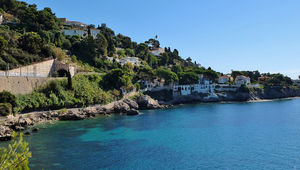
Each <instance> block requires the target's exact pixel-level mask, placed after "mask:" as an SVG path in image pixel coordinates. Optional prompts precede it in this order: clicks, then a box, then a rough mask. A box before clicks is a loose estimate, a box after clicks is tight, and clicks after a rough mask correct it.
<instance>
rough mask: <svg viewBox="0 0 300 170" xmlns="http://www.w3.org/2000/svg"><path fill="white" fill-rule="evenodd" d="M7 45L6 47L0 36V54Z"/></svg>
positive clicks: (6, 43) (5, 42)
mask: <svg viewBox="0 0 300 170" xmlns="http://www.w3.org/2000/svg"><path fill="white" fill-rule="evenodd" d="M7 45H8V42H7V41H6V40H5V39H4V38H3V37H2V36H0V54H2V53H3V51H4V49H5V48H6V47H7Z"/></svg>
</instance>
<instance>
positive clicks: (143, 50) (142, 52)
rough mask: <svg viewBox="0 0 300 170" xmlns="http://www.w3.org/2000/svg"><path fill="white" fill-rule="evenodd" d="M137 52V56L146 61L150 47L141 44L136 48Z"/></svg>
mask: <svg viewBox="0 0 300 170" xmlns="http://www.w3.org/2000/svg"><path fill="white" fill-rule="evenodd" d="M135 50H136V56H137V57H139V58H141V59H142V60H145V58H146V57H147V54H148V52H149V47H148V46H147V44H144V43H141V44H139V45H138V46H137V47H136V49H135Z"/></svg>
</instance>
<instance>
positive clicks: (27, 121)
mask: <svg viewBox="0 0 300 170" xmlns="http://www.w3.org/2000/svg"><path fill="white" fill-rule="evenodd" d="M167 107H168V106H167V105H161V104H159V103H158V101H157V100H154V99H152V98H151V97H150V96H147V95H145V96H139V97H138V98H137V99H136V100H130V99H124V100H119V101H115V102H112V103H110V104H107V105H95V106H90V107H86V108H75V109H66V110H64V111H62V110H53V111H41V112H32V113H27V114H20V115H17V116H12V115H10V116H8V117H5V118H4V119H2V120H1V121H0V141H8V140H11V138H12V133H13V131H17V132H22V131H25V130H27V129H29V128H30V127H33V126H34V125H37V124H42V123H49V122H53V121H74V120H83V119H87V118H92V117H96V116H98V115H110V114H126V115H129V116H132V115H138V114H139V110H147V109H164V108H167ZM36 131H38V128H33V129H32V131H31V132H36ZM31 132H29V131H27V132H26V133H25V134H27V135H29V134H30V133H31Z"/></svg>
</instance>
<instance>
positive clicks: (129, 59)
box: [119, 57, 141, 65]
mask: <svg viewBox="0 0 300 170" xmlns="http://www.w3.org/2000/svg"><path fill="white" fill-rule="evenodd" d="M119 63H120V64H121V65H124V64H126V63H132V64H133V65H141V61H140V60H139V58H137V57H125V58H121V59H120V61H119Z"/></svg>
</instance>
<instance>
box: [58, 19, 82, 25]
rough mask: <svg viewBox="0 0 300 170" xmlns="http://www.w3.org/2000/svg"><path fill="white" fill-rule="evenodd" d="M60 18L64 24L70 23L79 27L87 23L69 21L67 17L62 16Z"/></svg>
mask: <svg viewBox="0 0 300 170" xmlns="http://www.w3.org/2000/svg"><path fill="white" fill-rule="evenodd" d="M60 20H61V21H62V22H64V25H69V26H77V27H86V26H87V25H86V24H84V23H82V22H78V21H69V20H68V19H67V18H60Z"/></svg>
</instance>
